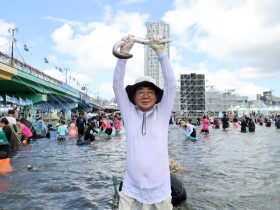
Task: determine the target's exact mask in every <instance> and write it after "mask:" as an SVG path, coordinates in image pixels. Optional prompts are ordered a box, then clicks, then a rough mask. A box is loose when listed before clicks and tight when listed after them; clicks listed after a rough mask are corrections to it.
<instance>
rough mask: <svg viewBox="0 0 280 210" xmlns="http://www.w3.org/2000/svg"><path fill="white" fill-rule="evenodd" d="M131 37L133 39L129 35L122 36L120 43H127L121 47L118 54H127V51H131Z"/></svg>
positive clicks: (132, 43)
mask: <svg viewBox="0 0 280 210" xmlns="http://www.w3.org/2000/svg"><path fill="white" fill-rule="evenodd" d="M132 37H133V35H131V34H129V35H127V36H124V37H123V38H122V41H125V42H127V43H126V44H125V45H124V46H122V47H121V49H120V52H122V53H126V54H129V51H130V50H131V48H132V47H133V45H134V42H133V39H132Z"/></svg>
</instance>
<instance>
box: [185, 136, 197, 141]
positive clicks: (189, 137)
mask: <svg viewBox="0 0 280 210" xmlns="http://www.w3.org/2000/svg"><path fill="white" fill-rule="evenodd" d="M186 140H190V141H196V140H197V138H196V137H192V136H187V137H186Z"/></svg>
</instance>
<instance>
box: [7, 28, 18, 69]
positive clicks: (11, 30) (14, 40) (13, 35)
mask: <svg viewBox="0 0 280 210" xmlns="http://www.w3.org/2000/svg"><path fill="white" fill-rule="evenodd" d="M15 32H18V28H9V29H8V33H10V34H12V52H11V66H12V67H13V66H14V64H13V59H14V42H16V39H15Z"/></svg>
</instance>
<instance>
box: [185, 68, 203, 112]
mask: <svg viewBox="0 0 280 210" xmlns="http://www.w3.org/2000/svg"><path fill="white" fill-rule="evenodd" d="M205 101H206V100H205V75H204V74H195V73H191V74H181V75H180V104H181V111H183V112H184V113H186V115H187V116H189V117H192V116H198V115H202V114H203V113H205Z"/></svg>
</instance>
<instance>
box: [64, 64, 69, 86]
mask: <svg viewBox="0 0 280 210" xmlns="http://www.w3.org/2000/svg"><path fill="white" fill-rule="evenodd" d="M64 70H65V73H66V85H67V76H68V75H67V72H68V70H69V69H68V68H64Z"/></svg>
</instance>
